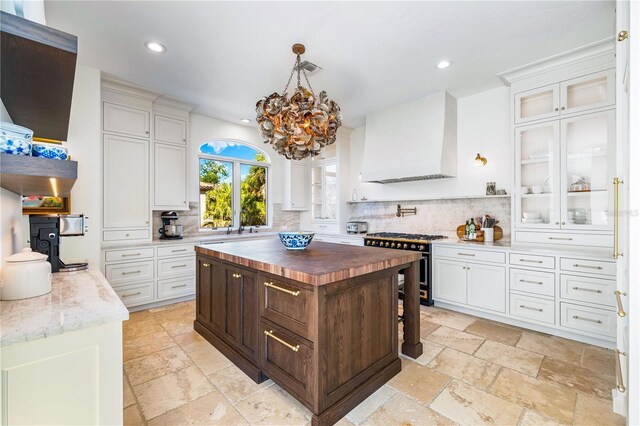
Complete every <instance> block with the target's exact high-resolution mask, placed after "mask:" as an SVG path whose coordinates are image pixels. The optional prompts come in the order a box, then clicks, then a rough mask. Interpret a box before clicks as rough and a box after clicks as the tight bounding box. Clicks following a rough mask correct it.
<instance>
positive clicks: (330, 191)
mask: <svg viewBox="0 0 640 426" xmlns="http://www.w3.org/2000/svg"><path fill="white" fill-rule="evenodd" d="M337 172H338V165H337V162H336V161H335V160H334V161H324V162H319V163H314V164H313V166H312V167H311V200H312V204H311V210H312V215H313V220H314V221H328V222H331V221H336V220H337V219H338V173H337Z"/></svg>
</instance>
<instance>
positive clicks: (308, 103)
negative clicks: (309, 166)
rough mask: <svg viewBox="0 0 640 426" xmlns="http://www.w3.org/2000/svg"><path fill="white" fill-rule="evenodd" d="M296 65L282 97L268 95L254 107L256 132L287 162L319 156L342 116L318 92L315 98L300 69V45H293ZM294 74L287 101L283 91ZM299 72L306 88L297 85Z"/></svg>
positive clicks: (305, 75) (328, 143)
mask: <svg viewBox="0 0 640 426" xmlns="http://www.w3.org/2000/svg"><path fill="white" fill-rule="evenodd" d="M292 50H293V53H295V54H296V62H295V64H294V66H293V69H292V70H291V75H290V76H289V81H287V85H286V86H285V87H284V90H283V91H282V95H280V94H278V93H272V94H271V95H269V96H267V97H264V98H262V99H260V100H259V101H258V103H257V104H256V113H257V117H256V120H257V121H258V125H259V127H260V133H261V134H262V137H263V138H265V139H266V140H265V141H264V143H269V144H271V145H273V149H275V150H276V151H277V152H278V153H279V154H281V155H284V156H285V157H286V158H287V159H290V160H302V159H303V158H306V157H310V156H311V157H313V156H315V155H318V154H319V153H320V150H321V149H322V147H324V146H327V145H331V144H332V143H334V142H335V141H336V132H337V131H338V128H339V127H340V125H342V114H341V113H340V107H339V106H338V104H337V103H335V102H334V101H332V100H331V99H329V98H328V97H327V94H326V92H324V91H322V92H320V94H319V95H318V96H316V94H315V93H314V91H313V89H312V88H311V83H309V78H308V77H307V73H306V71H305V70H304V68H302V67H301V66H300V55H302V54H303V53H304V51H305V48H304V46H303V45H302V44H294V45H293V47H292ZM296 72H297V76H298V84H297V87H296V89H295V90H294V92H293V95H292V96H291V97H290V98H288V97H287V90H288V89H289V84H291V80H292V78H293V74H294V73H296ZM300 72H302V75H303V76H304V79H305V81H306V82H307V86H309V88H306V87H304V86H303V85H302V83H301V82H300Z"/></svg>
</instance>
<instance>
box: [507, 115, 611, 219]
mask: <svg viewBox="0 0 640 426" xmlns="http://www.w3.org/2000/svg"><path fill="white" fill-rule="evenodd" d="M515 159H516V164H515V170H516V176H515V177H516V190H517V191H516V192H517V195H516V203H515V207H516V213H515V219H516V227H517V228H529V229H567V230H592V231H593V230H598V231H611V230H612V229H613V223H612V218H613V178H614V167H615V112H614V111H613V110H608V111H602V112H594V113H589V114H584V115H577V116H573V117H571V118H564V119H560V120H552V121H548V122H545V123H538V124H533V125H528V126H521V127H516V128H515Z"/></svg>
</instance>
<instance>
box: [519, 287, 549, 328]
mask: <svg viewBox="0 0 640 426" xmlns="http://www.w3.org/2000/svg"><path fill="white" fill-rule="evenodd" d="M509 298H510V301H511V303H510V310H509V312H510V313H511V315H513V316H515V317H522V318H527V319H530V320H534V321H538V322H544V323H548V324H555V322H556V315H555V302H554V301H553V300H547V299H539V298H537V297H530V296H523V295H521V294H514V293H511V295H510V297H509Z"/></svg>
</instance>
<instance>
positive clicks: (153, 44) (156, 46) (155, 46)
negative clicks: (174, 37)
mask: <svg viewBox="0 0 640 426" xmlns="http://www.w3.org/2000/svg"><path fill="white" fill-rule="evenodd" d="M144 45H145V46H147V49H149V50H151V51H152V52H156V53H163V52H165V51H166V50H167V48H166V47H164V46H163V45H161V44H160V43H158V42H157V41H148V42H146V43H145V44H144Z"/></svg>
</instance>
